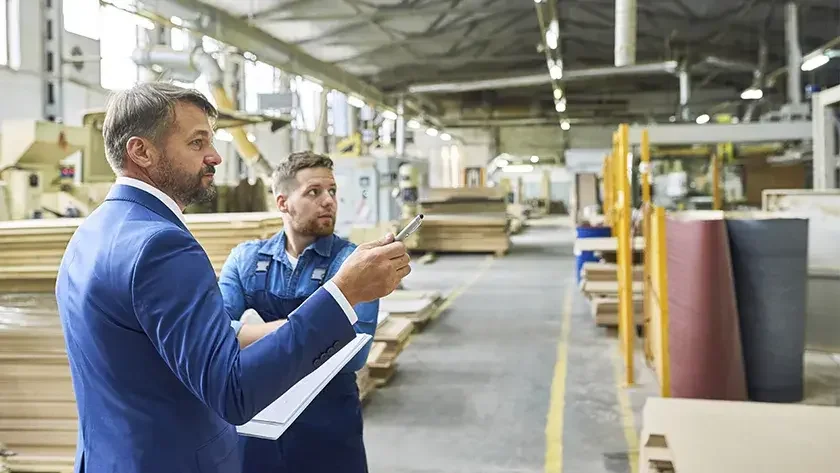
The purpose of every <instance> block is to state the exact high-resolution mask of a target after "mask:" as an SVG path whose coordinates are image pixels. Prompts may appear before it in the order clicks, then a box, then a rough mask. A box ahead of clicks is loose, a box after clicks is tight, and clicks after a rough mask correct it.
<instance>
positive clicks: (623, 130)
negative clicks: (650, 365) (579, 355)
mask: <svg viewBox="0 0 840 473" xmlns="http://www.w3.org/2000/svg"><path fill="white" fill-rule="evenodd" d="M629 135H630V127H629V125H627V124H622V125H621V126H619V133H618V139H617V141H618V150H617V151H618V153H617V155H616V158H617V159H616V160H615V162H614V163H613V164H614V165H615V168H616V169H615V176H616V197H617V199H616V204H617V210H618V212H617V213H618V218H617V219H616V220H617V222H618V225H616V227H617V228H616V230H615V232H614V235H615V236H616V237H618V255H617V256H618V272H619V274H618V287H619V289H618V290H619V294H618V301H619V335H620V337H621V344H620V345H621V347H622V348H623V356H624V366H625V382H626V384H627V385H628V386H629V385H632V384H633V374H634V373H633V345H634V341H633V339H634V337H633V335H634V333H635V331H636V325H635V321H634V319H633V248H632V236H631V234H630V230H631V225H630V223H631V218H632V214H631V205H630V204H631V198H632V196H631V194H630V181H629V179H628V176H627V159H628V154H630V148H629V142H630V136H629Z"/></svg>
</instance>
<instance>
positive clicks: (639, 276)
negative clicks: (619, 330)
mask: <svg viewBox="0 0 840 473" xmlns="http://www.w3.org/2000/svg"><path fill="white" fill-rule="evenodd" d="M580 274H581V279H580V289H581V291H583V293H584V295H585V296H586V297H587V298H588V299H589V305H590V307H591V309H592V318H593V319H595V324H596V325H598V326H602V327H617V326H618V312H619V303H618V265H617V264H612V263H594V262H587V263H584V264H583V267H582V268H581V270H580ZM642 281H643V268H642V266H633V316H634V318H635V320H636V325H639V326H641V325H643V324H644V313H643V303H642V300H643V297H642V292H643V288H644V286H643V284H642Z"/></svg>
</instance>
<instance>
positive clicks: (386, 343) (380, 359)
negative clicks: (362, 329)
mask: <svg viewBox="0 0 840 473" xmlns="http://www.w3.org/2000/svg"><path fill="white" fill-rule="evenodd" d="M413 331H414V324H413V323H412V322H411V321H410V320H408V319H406V318H402V317H390V316H389V314H388V313H387V312H380V317H379V323H378V325H377V327H376V334H375V335H374V337H373V345H372V346H371V349H370V354H368V359H367V366H368V368H369V369H370V376H371V378H373V380H374V382H375V383H376V386H377V387H378V386H384V385H385V384H387V383H388V381H390V380H391V377H393V376H394V373H395V372H396V370H397V357H398V356H399V355H400V353H402V351H403V350H404V349H405V347H406V346H407V345H408V342H409V339H410V337H411V333H412V332H413Z"/></svg>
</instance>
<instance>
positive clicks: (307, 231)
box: [289, 213, 335, 238]
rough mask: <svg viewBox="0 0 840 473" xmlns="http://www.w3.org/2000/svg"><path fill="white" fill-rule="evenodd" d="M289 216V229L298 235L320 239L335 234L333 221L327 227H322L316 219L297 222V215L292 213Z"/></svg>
mask: <svg viewBox="0 0 840 473" xmlns="http://www.w3.org/2000/svg"><path fill="white" fill-rule="evenodd" d="M289 215H290V216H291V217H292V221H291V227H292V228H293V229H294V231H295V232H296V233H298V234H299V235H302V236H307V237H313V238H321V237H325V236H330V235H332V234H333V233H334V232H335V220H333V221H332V223H330V224H329V225H326V226H323V225H321V224H320V223H318V219H317V218H315V219H312V220H309V221H299V220H298V219H297V215H295V214H293V213H290V214H289Z"/></svg>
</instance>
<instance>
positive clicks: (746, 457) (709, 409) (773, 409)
mask: <svg viewBox="0 0 840 473" xmlns="http://www.w3.org/2000/svg"><path fill="white" fill-rule="evenodd" d="M838 435H840V407H833V406H832V407H828V406H806V405H801V404H776V403H760V402H734V401H712V400H701V399H678V398H658V397H652V398H648V400H647V402H646V404H645V408H644V412H643V426H642V435H641V441H640V446H641V448H640V451H639V458H638V465H639V471H642V472H675V473H707V472H711V471H714V472H716V473H744V472H762V473H792V472H817V471H820V472H822V471H825V472H828V471H837V465H838V464H840V451H838V449H837V447H836V440H835V439H836V438H837V436H838ZM631 461H633V460H632V459H631Z"/></svg>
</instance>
